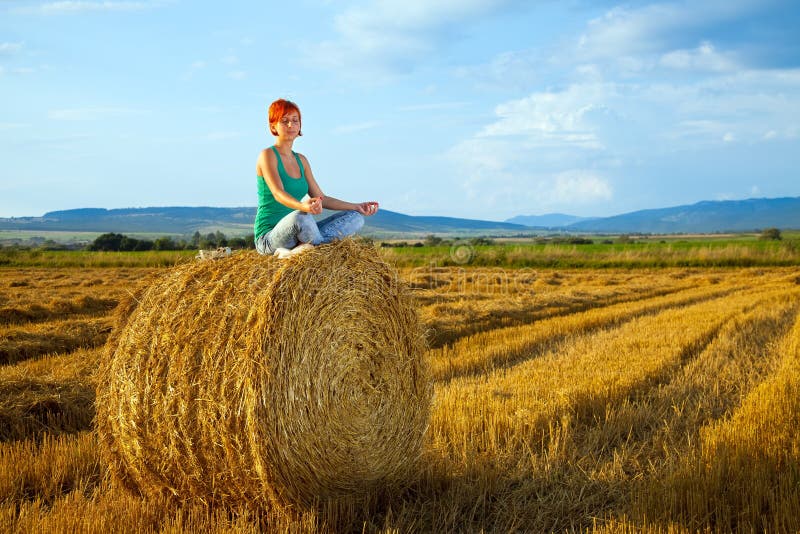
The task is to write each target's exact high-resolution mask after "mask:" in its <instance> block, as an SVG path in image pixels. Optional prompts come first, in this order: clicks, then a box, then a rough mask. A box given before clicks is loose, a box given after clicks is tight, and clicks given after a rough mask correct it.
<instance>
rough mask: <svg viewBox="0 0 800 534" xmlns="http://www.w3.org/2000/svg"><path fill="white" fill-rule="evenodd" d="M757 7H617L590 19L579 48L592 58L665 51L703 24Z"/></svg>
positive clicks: (729, 0)
mask: <svg viewBox="0 0 800 534" xmlns="http://www.w3.org/2000/svg"><path fill="white" fill-rule="evenodd" d="M758 7H759V2H758V1H757V0H706V1H704V2H692V1H688V0H683V1H678V2H669V3H668V2H662V3H654V4H649V5H646V6H644V7H639V8H629V7H615V8H613V9H611V10H610V11H608V12H606V13H605V14H604V15H603V16H601V17H598V18H596V19H594V20H592V21H590V22H589V24H588V26H587V29H586V31H585V32H584V33H583V34H582V35H581V36H580V38H579V40H578V50H579V52H580V55H581V56H582V57H593V58H598V57H606V58H613V57H620V56H622V57H626V56H641V55H642V54H648V53H659V52H665V51H669V50H671V49H674V48H675V44H678V43H679V42H681V41H682V40H684V39H691V38H693V36H694V35H695V33H697V32H701V31H702V29H703V28H706V27H708V26H710V25H712V24H715V23H725V22H727V21H731V20H733V19H736V18H737V17H742V16H745V15H747V14H749V13H751V12H753V11H754V10H757V9H758ZM695 42H696V41H695Z"/></svg>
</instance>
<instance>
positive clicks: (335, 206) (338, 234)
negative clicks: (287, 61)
mask: <svg viewBox="0 0 800 534" xmlns="http://www.w3.org/2000/svg"><path fill="white" fill-rule="evenodd" d="M301 129H302V128H301V120H300V108H298V107H297V104H295V103H294V102H289V101H288V100H283V99H279V100H276V101H275V102H273V103H272V104H271V105H270V106H269V131H270V132H271V133H272V135H274V136H275V137H276V138H277V139H276V140H275V144H274V145H273V146H271V147H270V148H266V149H264V150H262V151H261V154H259V156H258V162H257V163H256V176H257V179H258V211H257V212H256V220H255V224H254V230H255V240H256V250H257V251H258V252H259V253H261V254H274V255H276V256H278V257H281V258H284V257H287V256H290V255H292V254H296V253H298V252H302V251H304V250H308V249H310V248H312V247H313V246H314V245H319V244H321V243H329V242H331V241H333V240H334V239H341V238H343V237H346V236H349V235H352V234H354V233H356V232H357V231H358V230H359V229H360V228H361V227H362V226H363V225H364V217H363V216H365V215H366V216H369V215H374V214H375V213H377V211H378V203H377V202H361V203H359V204H354V203H352V202H345V201H343V200H339V199H336V198H333V197H327V196H325V195H323V194H322V190H321V189H320V187H319V185H318V184H317V181H316V180H315V179H314V174H313V173H312V172H311V166H310V165H309V164H308V160H307V159H306V157H305V156H304V155H302V154H298V153H297V152H294V151H292V144H293V143H294V140H295V139H297V138H298V137H299V136H301V135H303V134H302V132H301ZM322 208H327V209H329V210H339V211H340V213H336V214H334V215H331V216H330V217H328V218H326V219H324V220H322V221H320V222H316V221H315V220H314V217H313V216H314V215H317V214H319V213H322Z"/></svg>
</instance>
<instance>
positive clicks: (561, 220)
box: [506, 213, 594, 228]
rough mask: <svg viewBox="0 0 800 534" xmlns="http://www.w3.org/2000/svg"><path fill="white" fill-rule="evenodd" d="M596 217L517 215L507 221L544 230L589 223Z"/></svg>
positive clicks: (550, 214) (553, 214) (560, 214)
mask: <svg viewBox="0 0 800 534" xmlns="http://www.w3.org/2000/svg"><path fill="white" fill-rule="evenodd" d="M593 218H594V217H578V216H577V215H566V214H564V213H548V214H546V215H517V216H516V217H511V218H510V219H506V222H508V223H514V224H524V225H525V226H538V227H543V228H558V227H562V226H569V225H570V224H574V223H576V222H580V221H588V220H591V219H593Z"/></svg>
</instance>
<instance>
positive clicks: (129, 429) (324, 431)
mask: <svg viewBox="0 0 800 534" xmlns="http://www.w3.org/2000/svg"><path fill="white" fill-rule="evenodd" d="M423 348H424V341H423V338H422V334H421V331H420V327H419V323H418V319H417V315H416V311H415V309H414V307H413V305H412V303H411V302H410V298H409V296H408V293H407V291H406V288H405V286H404V285H403V284H402V283H400V281H399V280H398V278H397V275H396V273H395V272H394V270H393V269H392V268H390V267H389V266H388V265H386V264H385V263H383V262H382V261H381V260H379V259H377V258H376V253H375V250H374V248H372V247H369V246H365V245H361V244H358V243H355V242H353V241H352V240H344V241H342V242H339V243H335V244H331V245H323V246H320V247H316V248H314V249H313V250H310V251H308V252H305V253H303V254H300V255H298V256H296V257H292V258H290V259H288V260H282V261H281V260H276V259H273V258H271V257H263V256H258V255H256V254H255V253H242V254H236V255H234V256H232V257H229V258H224V259H219V260H213V261H199V262H195V263H187V264H185V265H180V266H177V267H175V268H173V269H171V270H169V271H167V272H165V273H163V274H161V275H159V276H157V277H155V278H153V279H151V280H150V281H149V283H148V284H147V285H146V286H144V287H143V288H141V289H140V290H138V291H137V292H135V293H134V294H133V295H132V296H131V298H130V299H128V300H127V301H126V302H124V303H123V304H121V305H120V307H119V309H118V324H117V327H116V328H115V330H114V332H113V333H112V335H111V337H110V339H109V342H108V344H107V348H106V358H105V360H104V362H103V364H102V366H101V368H100V369H99V371H98V376H97V383H98V385H97V420H96V423H97V424H96V426H97V432H98V435H99V437H100V440H99V441H100V444H101V452H102V454H103V456H104V457H105V458H106V459H107V460H108V461H109V462H110V464H111V469H112V472H113V473H114V475H115V476H116V478H117V479H119V480H120V481H121V482H123V483H124V485H126V486H127V487H129V488H132V489H134V490H136V491H138V492H140V493H142V494H144V495H147V496H161V497H163V496H166V497H169V498H175V499H178V500H181V501H185V500H198V501H201V502H206V503H219V502H222V503H227V504H245V505H248V506H250V505H257V506H265V507H266V506H275V505H277V506H282V507H283V506H287V505H288V506H292V505H304V506H307V505H313V504H314V503H316V502H319V501H320V500H325V499H334V500H335V499H338V498H341V497H348V496H354V495H363V494H365V493H366V492H369V491H372V490H373V489H375V488H376V487H377V486H384V485H398V484H400V485H402V484H403V482H404V481H405V480H407V477H408V476H409V475H410V470H412V469H414V466H415V462H416V460H417V459H418V457H419V454H420V451H421V445H422V439H423V435H424V433H425V430H426V427H427V424H428V418H429V414H430V404H431V395H432V387H431V383H430V380H429V376H428V369H427V367H426V365H425V362H424V360H423V358H422V352H423Z"/></svg>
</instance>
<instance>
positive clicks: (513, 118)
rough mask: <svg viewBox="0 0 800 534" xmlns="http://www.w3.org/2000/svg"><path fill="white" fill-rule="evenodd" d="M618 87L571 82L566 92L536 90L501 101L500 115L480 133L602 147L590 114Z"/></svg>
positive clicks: (600, 106) (482, 134) (544, 143)
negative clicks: (510, 99) (511, 99)
mask: <svg viewBox="0 0 800 534" xmlns="http://www.w3.org/2000/svg"><path fill="white" fill-rule="evenodd" d="M614 93H615V89H614V87H613V86H611V85H608V84H587V85H572V86H570V87H568V88H567V89H566V90H564V91H559V92H555V91H551V92H543V93H534V94H532V95H530V96H529V97H527V98H523V99H520V100H513V101H510V102H507V103H504V104H500V105H499V106H497V107H496V108H495V113H496V115H497V116H498V117H499V120H497V121H496V122H494V123H492V124H489V125H487V126H486V127H484V128H483V130H482V131H481V132H480V133H479V134H478V136H479V137H480V136H484V137H499V136H521V135H524V136H527V137H528V141H529V142H532V143H536V144H540V145H552V144H553V143H557V144H560V145H572V146H577V147H582V148H592V149H595V148H602V144H601V142H600V141H599V140H598V138H597V136H596V134H595V131H594V126H593V125H592V124H591V120H590V119H589V115H591V114H593V113H597V112H599V113H602V112H603V110H604V108H605V103H606V101H607V100H608V99H609V98H610V97H612V96H613V94H614Z"/></svg>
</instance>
